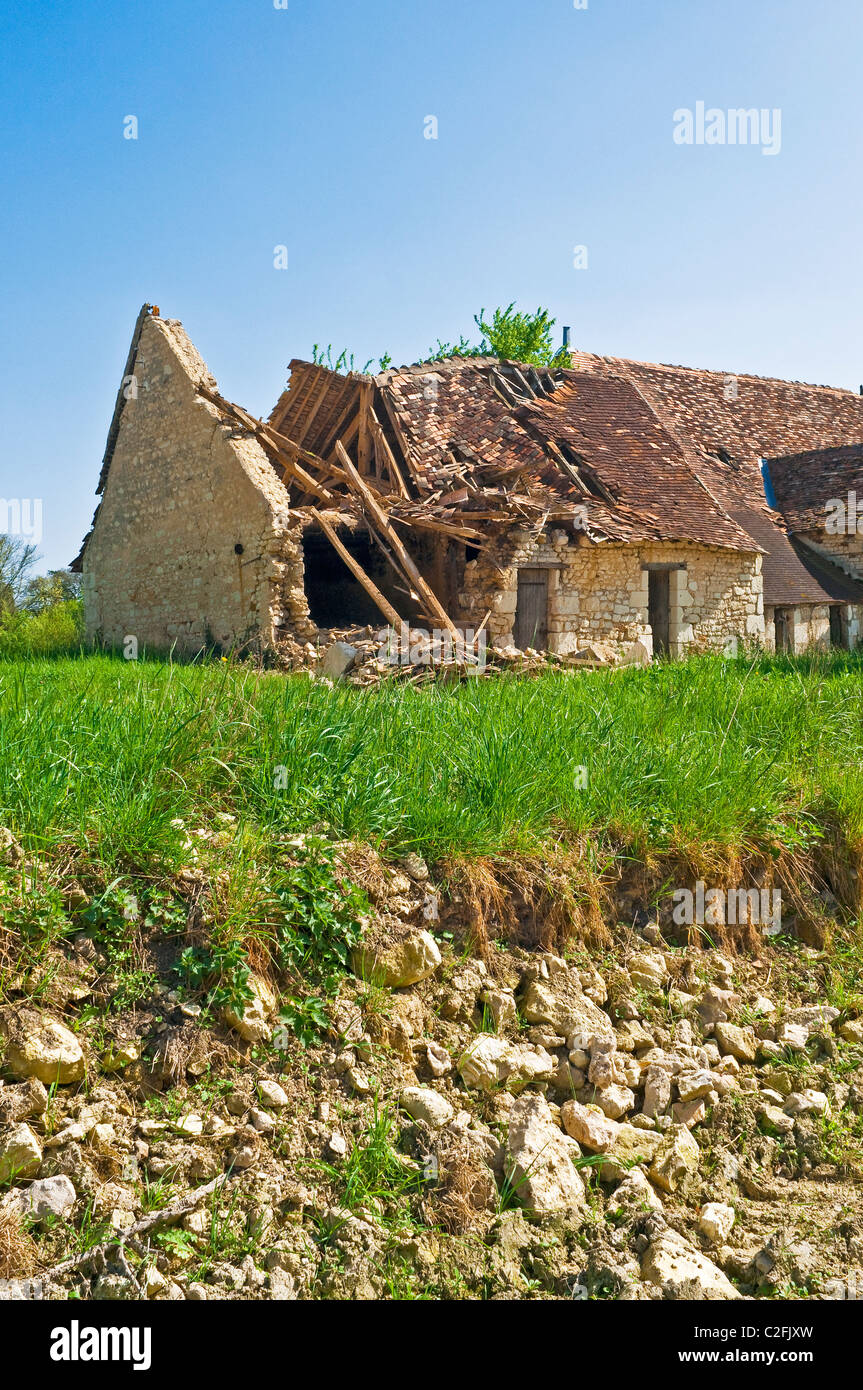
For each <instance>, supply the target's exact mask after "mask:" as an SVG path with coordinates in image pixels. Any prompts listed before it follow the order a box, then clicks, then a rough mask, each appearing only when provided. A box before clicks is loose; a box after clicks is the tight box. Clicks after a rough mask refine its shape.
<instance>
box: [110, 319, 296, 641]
mask: <svg viewBox="0 0 863 1390" xmlns="http://www.w3.org/2000/svg"><path fill="white" fill-rule="evenodd" d="M202 379H203V380H205V381H206V382H207V383H208V384H209V385H210V386H214V385H215V382H214V380H213V378H212V377H211V376H210V375H209V373H208V371H207V368H206V365H205V364H204V362H203V360H202V359H201V358H200V356H199V355H198V353H197V352H196V351H195V349H194V347H193V346H192V344H191V343H190V342H189V339H188V338H187V337H186V335H185V333H184V332H183V329H182V326H181V325H180V324H179V323H177V322H176V321H173V320H162V319H156V318H148V319H146V320H145V321H144V324H143V328H142V332H141V338H140V343H139V347H138V353H137V357H136V361H135V367H134V383H133V386H134V387H135V388H136V389H137V396H135V395H134V394H132V395H130V397H129V398H128V399H127V400H126V403H125V405H124V407H123V412H122V415H121V419H120V429H119V434H118V438H117V442H116V446H115V449H114V454H113V458H112V461H111V465H110V469H109V472H108V478H107V483H106V486H105V492H104V495H103V498H102V503H101V506H100V508H99V512H98V515H97V517H96V522H95V526H94V530H93V534H92V536H91V537H90V540H89V542H88V544H87V548H86V551H85V554H84V563H83V593H84V608H85V615H86V624H87V636H88V638H89V639H90V640H93V639H101V640H103V641H105V642H108V643H111V644H120V643H122V642H123V641H124V639H125V638H126V637H127V636H134V637H136V638H137V640H138V644H139V648H140V647H144V646H147V647H151V648H160V649H164V648H170V647H171V646H173V645H175V644H176V647H177V649H178V650H180V651H187V652H188V651H193V650H197V649H198V648H200V647H201V646H203V645H205V644H208V643H210V642H217V643H219V644H220V645H221V646H222V647H224V648H235V647H242V646H243V645H244V644H247V643H250V642H251V643H252V644H253V645H255V646H258V647H260V646H262V645H264V646H266V645H268V644H270V643H271V642H272V641H273V638H274V636H275V629H276V627H277V625H278V624H280V623H284V624H285V625H287V626H290V627H291V628H292V629H293V630H295V631H300V632H305V631H306V630H307V629H308V609H307V606H306V603H305V595H304V593H303V588H302V561H301V557H300V552H299V545H298V539H299V533H298V532H294V533H293V534H292V533H290V532H289V531H288V530H287V528H286V519H287V514H288V493H287V491H286V489H285V488H284V486H283V484H282V483H281V481H280V479H279V478H278V477H277V476H276V474H275V472H274V471H273V469H272V467H271V466H270V464H269V461H268V460H267V457H266V455H265V453H264V451H263V450H262V449H261V447H260V445H259V444H258V443H257V441H256V440H255V439H253V438H251V437H249V436H245V437H244V436H242V435H239V434H238V433H237V432H236V431H235V430H234V429H232V428H231V427H229V426H226V425H224V424H222V423H221V421H220V419H219V415H218V412H217V410H216V408H215V407H214V406H213V405H211V404H210V403H209V402H208V401H205V400H204V399H203V398H202V397H200V396H197V395H196V393H195V385H196V384H197V383H198V382H200V381H201V380H202ZM236 546H242V547H243V552H242V554H237V553H236V552H235V547H236Z"/></svg>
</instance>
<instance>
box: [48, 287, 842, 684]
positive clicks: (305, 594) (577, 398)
mask: <svg viewBox="0 0 863 1390" xmlns="http://www.w3.org/2000/svg"><path fill="white" fill-rule="evenodd" d="M861 390H863V388H861ZM98 493H99V496H100V501H99V505H98V508H97V511H96V515H95V518H94V522H93V528H92V530H91V532H90V534H89V535H88V536H87V538H86V540H85V542H84V545H83V547H82V550H81V554H80V555H79V557H78V559H77V560H76V561H75V562H74V565H75V568H77V569H79V570H80V571H82V573H83V592H84V602H85V612H86V623H87V634H88V637H89V638H90V639H92V640H94V641H102V642H105V643H108V644H116V645H120V644H122V643H123V642H124V640H125V638H126V637H127V636H128V635H130V634H132V635H134V636H136V637H137V639H138V641H139V642H140V643H142V644H145V645H146V646H148V647H150V648H155V649H159V648H161V649H168V648H171V647H174V648H176V649H177V650H178V651H186V652H189V651H194V650H198V649H200V648H201V647H203V646H207V645H210V644H217V645H218V646H220V647H221V648H223V649H233V650H243V651H245V650H256V651H260V652H262V653H267V652H272V651H275V650H277V649H278V648H279V645H280V644H285V643H290V642H292V641H293V642H295V643H296V642H299V643H306V642H308V641H321V640H324V639H325V638H326V636H327V634H329V633H330V632H331V631H332V630H338V629H346V628H349V627H351V626H354V625H364V624H371V625H378V626H381V625H384V624H398V623H400V622H402V621H408V622H409V623H425V624H426V625H429V624H430V625H431V626H433V627H435V628H438V629H444V630H447V631H450V632H454V633H460V632H463V631H464V630H465V629H472V630H473V631H476V630H479V629H481V628H482V627H483V625H484V626H485V629H486V631H487V633H488V635H489V637H490V639H491V640H492V641H493V642H494V644H495V645H496V646H498V647H507V646H512V645H515V646H517V647H519V648H521V649H522V650H524V649H526V648H535V649H538V650H549V651H552V652H555V653H558V654H560V655H561V656H567V655H569V656H573V655H574V654H575V653H576V652H578V651H580V650H581V651H583V650H585V649H587V648H589V647H591V645H593V644H597V643H601V644H604V646H606V647H610V648H612V649H613V650H614V652H615V653H616V654H617V655H618V656H620V657H623V658H626V657H629V659H635V655H637V656H639V657H640V658H641V659H645V657H646V656H647V655H650V654H653V655H658V654H663V655H669V656H683V655H684V654H685V653H687V652H700V651H707V650H723V649H726V648H727V646H728V644H729V642H730V641H731V640H732V639H735V638H737V639H741V640H743V641H746V642H749V643H757V644H761V645H763V646H764V647H765V648H767V649H774V648H781V649H785V650H789V651H793V652H802V651H805V650H806V649H807V648H810V647H826V646H828V645H831V644H832V645H841V646H844V647H853V646H855V645H856V644H857V643H858V641H859V640H860V639H861V638H863V396H860V395H855V394H854V393H853V392H850V391H846V390H839V389H835V388H832V387H826V386H809V385H803V384H801V383H799V382H786V381H775V380H768V379H764V378H760V377H753V376H744V375H739V376H732V375H727V374H723V373H719V372H711V371H701V370H695V369H692V368H687V367H672V366H657V365H652V364H647V363H642V362H631V361H626V360H623V359H619V358H609V357H600V356H594V355H591V354H589V353H587V352H582V351H574V352H573V353H572V366H571V368H570V369H568V370H563V369H561V370H548V369H544V368H535V367H530V366H525V365H522V364H518V363H515V362H502V361H499V360H498V359H497V358H479V357H469V358H455V359H451V360H447V361H444V362H437V363H432V364H428V365H423V366H412V367H402V368H395V369H391V370H388V371H384V372H381V373H380V374H379V375H377V376H368V375H364V374H357V373H350V374H347V375H344V374H340V373H338V372H335V371H331V370H329V369H327V368H325V367H323V366H320V365H317V364H313V363H310V362H305V361H294V362H292V363H291V368H290V383H289V386H288V389H287V390H286V391H285V392H284V393H283V395H282V396H281V397H280V399H279V400H278V401H277V402H276V405H275V407H274V408H273V411H272V413H271V415H270V416H269V419H268V420H267V421H260V420H256V419H255V418H253V417H252V416H251V415H249V414H248V413H247V412H246V411H244V410H243V409H242V408H241V407H239V406H237V405H235V404H233V403H232V402H230V401H229V400H227V399H226V398H225V397H223V396H222V395H220V393H219V391H218V389H217V385H216V382H215V380H214V379H213V377H212V376H211V375H210V373H209V372H208V370H207V367H206V365H205V363H204V362H203V360H202V359H201V357H200V356H199V355H198V353H197V351H196V350H195V348H194V347H193V346H192V344H191V342H190V341H189V339H188V337H187V336H186V334H185V332H184V331H183V328H182V325H181V324H180V323H179V322H178V321H177V320H172V319H162V318H161V317H160V316H159V311H158V310H157V309H154V308H152V307H151V306H149V305H145V306H144V308H143V309H142V310H141V313H140V314H139V316H138V320H137V323H136V326H135V331H134V335H133V340H132V345H131V348H130V351H129V356H128V360H127V363H126V368H125V371H124V375H123V381H122V384H121V386H120V390H119V392H118V396H117V401H116V406H115V409H114V416H113V419H112V422H111V427H110V432H109V437H108V445H107V449H106V452H105V457H104V460H103V464H102V471H101V476H100V479H99V485H98ZM857 494H859V495H860V497H861V507H860V526H859V530H858V527H857V510H856V495H857ZM840 503H841V507H842V515H840V513H839V504H840ZM837 516H838V517H839V521H838V522H837Z"/></svg>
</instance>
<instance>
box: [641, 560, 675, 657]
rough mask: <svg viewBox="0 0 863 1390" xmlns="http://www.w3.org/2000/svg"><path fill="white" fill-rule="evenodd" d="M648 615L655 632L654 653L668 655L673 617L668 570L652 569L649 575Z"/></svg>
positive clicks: (655, 654)
mask: <svg viewBox="0 0 863 1390" xmlns="http://www.w3.org/2000/svg"><path fill="white" fill-rule="evenodd" d="M647 616H648V621H649V622H650V627H651V630H652V632H653V655H654V656H667V655H668V639H669V624H670V618H671V586H670V582H669V574H668V570H650V571H649V573H648V576H647Z"/></svg>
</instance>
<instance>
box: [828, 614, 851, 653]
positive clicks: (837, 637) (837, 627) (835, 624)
mask: <svg viewBox="0 0 863 1390" xmlns="http://www.w3.org/2000/svg"><path fill="white" fill-rule="evenodd" d="M830 645H831V647H847V646H848V638H847V634H846V631H845V622H844V615H843V613H842V609H841V608H840V606H839V604H838V603H831V605H830Z"/></svg>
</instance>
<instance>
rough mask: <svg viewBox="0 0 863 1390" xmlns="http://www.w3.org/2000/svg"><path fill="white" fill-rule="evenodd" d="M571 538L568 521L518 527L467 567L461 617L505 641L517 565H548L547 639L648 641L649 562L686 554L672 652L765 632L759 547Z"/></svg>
mask: <svg viewBox="0 0 863 1390" xmlns="http://www.w3.org/2000/svg"><path fill="white" fill-rule="evenodd" d="M579 542H580V543H577V544H576V543H574V542H573V540H572V539H570V538H569V537H568V536H567V533H566V532H564V531H562V530H555V529H554V528H552V529H551V531H550V533H542V534H541V535H538V536H537V535H535V534H531V532H529V531H528V530H526V529H520V528H513V529H512V530H510V531H508V532H506V533H504V534H503V535H502V536H500V537H499V538H498V540H497V542H496V544H495V545H494V546H493V547H492V548H491V550H490V552H486V553H484V554H483V555H481V556H480V557H479V558H478V559H476V560H474V561H471V562H470V563H468V564H467V565H465V567H464V582H463V587H462V591H461V593H460V595H459V608H460V611H459V615H458V616H459V618H460V619H461V620H462V621H465V622H467V621H469V622H472V623H474V624H478V623H479V622H481V621H482V619H483V617H484V616H485V613H486V612H487V611H488V610H489V609H491V618H490V619H489V622H488V628H489V630H490V633H491V635H492V638H493V639H494V640H495V641H496V642H499V643H506V642H507V641H511V640H512V631H513V624H514V620H515V612H516V603H517V598H518V570H519V567H520V566H539V567H548V569H549V646H550V648H551V650H552V651H557V652H560V653H567V652H572V651H576V650H578V649H579V648H580V647H584V646H586V645H587V643H588V642H591V641H601V642H605V643H609V644H610V645H612V646H614V647H615V648H617V649H618V650H619V651H621V652H622V651H624V650H625V649H626V648H627V647H628V646H629V645H631V644H632V643H633V642H635V641H638V640H641V641H643V642H644V643H645V645H646V646H647V647H648V649H651V647H652V633H651V629H650V624H649V620H648V572H647V570H645V569H644V568H643V566H644V565H647V564H675V563H677V564H685V566H686V568H685V569H679V570H672V571H671V574H670V600H671V613H670V644H671V655H672V656H682V655H684V654H685V653H686V652H687V651H706V650H722V649H723V648H724V647H725V646H726V644H727V643H728V641H729V640H730V639H731V638H734V637H736V638H738V639H741V640H745V641H761V640H762V639H763V636H764V610H763V603H762V586H761V556H760V555H757V554H749V553H741V552H736V551H730V550H726V549H721V548H719V547H708V546H699V545H694V544H690V543H683V542H681V543H678V544H671V543H652V544H641V545H612V544H600V545H593V544H590V543H589V542H588V541H587V540H586V538H579Z"/></svg>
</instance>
